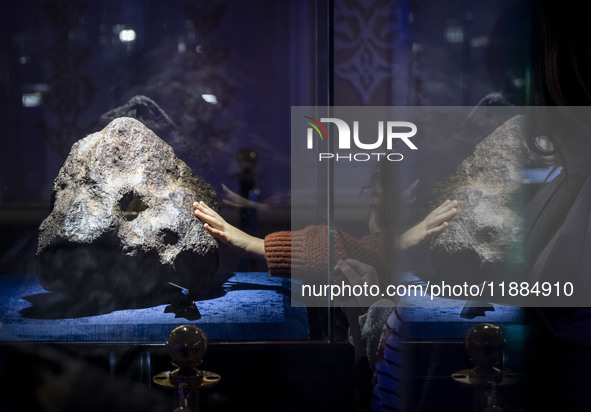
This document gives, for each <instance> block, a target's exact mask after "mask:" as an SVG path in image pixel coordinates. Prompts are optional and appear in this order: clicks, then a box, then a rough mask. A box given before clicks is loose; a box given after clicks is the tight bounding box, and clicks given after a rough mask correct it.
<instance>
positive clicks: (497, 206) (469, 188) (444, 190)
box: [431, 116, 526, 282]
mask: <svg viewBox="0 0 591 412" xmlns="http://www.w3.org/2000/svg"><path fill="white" fill-rule="evenodd" d="M525 150H526V149H525V145H524V120H523V117H520V116H517V117H514V118H512V119H510V120H508V121H507V122H505V123H504V124H503V125H501V126H500V127H499V128H497V129H496V130H495V131H494V132H493V133H492V134H490V135H489V136H488V137H486V138H485V139H484V140H482V141H481V142H480V143H479V144H478V145H477V146H476V148H475V150H474V153H473V154H472V155H471V156H469V157H468V158H467V159H465V160H464V161H463V162H462V163H461V164H460V165H459V167H458V168H457V169H456V171H455V172H454V173H453V174H452V175H451V176H449V177H448V178H447V179H445V180H443V181H441V182H439V183H438V184H437V186H436V187H435V189H434V192H433V204H440V203H441V202H443V201H444V200H445V199H457V200H458V201H459V202H460V207H459V208H460V213H459V214H458V215H456V216H455V217H454V218H453V219H452V220H451V221H450V225H449V228H448V229H447V230H445V231H444V232H442V233H441V234H440V235H439V236H438V237H437V238H436V239H435V240H434V241H433V242H432V244H431V248H432V250H433V264H434V266H435V268H436V270H437V271H438V272H439V274H440V275H443V276H446V277H448V278H454V279H462V280H470V281H473V282H478V281H482V280H483V279H491V278H494V277H497V276H500V275H501V274H505V275H507V274H508V273H509V271H510V270H511V268H510V267H509V266H510V265H512V266H514V268H513V269H514V270H516V269H517V268H518V267H519V263H520V262H521V261H522V260H523V257H522V256H521V253H520V252H521V249H520V247H519V246H520V244H521V240H522V234H521V227H522V223H521V216H520V213H519V212H520V210H521V205H520V201H521V199H520V196H521V195H522V184H521V171H522V168H523V161H524V158H525Z"/></svg>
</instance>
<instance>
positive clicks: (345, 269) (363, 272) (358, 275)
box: [335, 259, 379, 307]
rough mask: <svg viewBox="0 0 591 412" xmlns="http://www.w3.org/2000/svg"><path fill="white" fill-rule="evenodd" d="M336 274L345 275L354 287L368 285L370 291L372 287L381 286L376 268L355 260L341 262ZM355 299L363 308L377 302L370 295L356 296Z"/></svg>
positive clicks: (337, 265)
mask: <svg viewBox="0 0 591 412" xmlns="http://www.w3.org/2000/svg"><path fill="white" fill-rule="evenodd" d="M335 272H340V273H341V274H343V275H344V276H345V278H347V280H348V281H349V282H348V283H349V284H350V285H351V286H352V287H353V286H356V285H364V284H367V288H368V289H369V287H371V286H372V285H378V284H379V278H378V274H377V272H376V270H375V269H374V267H373V266H371V265H368V264H367V263H363V262H360V261H358V260H355V259H346V260H339V261H338V262H337V264H336V266H335ZM338 277H339V276H338V275H337V278H338ZM337 282H338V281H337ZM354 299H355V301H356V303H357V305H358V306H362V307H369V306H371V305H372V304H373V303H374V302H375V300H376V299H375V298H374V297H372V296H371V295H370V294H369V293H367V296H366V295H365V294H361V295H359V296H355V297H354Z"/></svg>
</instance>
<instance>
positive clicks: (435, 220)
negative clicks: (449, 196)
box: [398, 200, 458, 250]
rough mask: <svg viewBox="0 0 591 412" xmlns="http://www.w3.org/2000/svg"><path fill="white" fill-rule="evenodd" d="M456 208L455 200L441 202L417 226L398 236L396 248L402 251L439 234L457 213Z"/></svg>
mask: <svg viewBox="0 0 591 412" xmlns="http://www.w3.org/2000/svg"><path fill="white" fill-rule="evenodd" d="M457 206H458V201H457V200H453V201H450V200H446V201H445V202H443V203H442V204H441V205H439V207H438V208H437V209H435V210H433V211H432V212H431V213H429V214H428V215H427V217H426V218H424V219H423V220H422V221H421V222H420V223H419V224H417V225H415V226H413V227H412V228H410V229H409V230H407V231H406V232H404V233H403V234H402V235H401V236H400V240H399V244H398V247H399V248H400V249H402V250H404V249H408V248H410V247H412V246H416V245H418V244H420V243H422V242H424V241H425V240H427V239H429V238H431V237H433V236H436V235H438V234H439V233H441V232H442V231H443V230H445V229H446V228H447V227H448V226H449V224H448V223H447V221H448V220H449V219H451V218H452V217H454V216H455V215H456V214H457V213H458V209H457Z"/></svg>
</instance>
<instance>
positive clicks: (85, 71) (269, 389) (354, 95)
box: [0, 0, 548, 411]
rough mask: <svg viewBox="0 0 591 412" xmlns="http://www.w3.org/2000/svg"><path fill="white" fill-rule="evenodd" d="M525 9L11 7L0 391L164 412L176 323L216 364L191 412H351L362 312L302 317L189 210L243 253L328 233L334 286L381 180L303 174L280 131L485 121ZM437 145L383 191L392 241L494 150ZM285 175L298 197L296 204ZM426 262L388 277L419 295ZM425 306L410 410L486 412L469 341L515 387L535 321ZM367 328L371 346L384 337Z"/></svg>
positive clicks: (412, 348) (0, 73)
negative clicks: (456, 111) (479, 328)
mask: <svg viewBox="0 0 591 412" xmlns="http://www.w3.org/2000/svg"><path fill="white" fill-rule="evenodd" d="M530 6H531V5H530V3H529V2H525V1H514V0H503V1H495V2H479V3H478V5H476V4H471V3H470V2H466V1H451V2H449V1H439V0H400V1H396V2H392V1H388V0H364V1H359V2H351V1H345V0H326V1H324V0H321V1H313V0H310V1H309V0H303V1H300V0H288V1H273V0H257V1H249V2H245V1H240V0H213V1H208V0H170V1H166V2H162V1H137V0H133V1H123V2H122V1H116V0H108V1H100V2H97V1H89V0H72V1H69V0H31V1H27V2H22V1H17V0H14V1H12V0H10V1H7V2H5V4H3V6H2V10H3V12H2V13H0V22H1V23H2V24H0V41H1V42H2V47H0V86H1V87H0V136H1V149H0V294H1V299H0V343H2V347H1V349H2V353H0V361H2V362H5V364H6V368H7V370H8V371H17V372H18V373H20V372H21V369H22V368H21V367H22V366H24V367H25V369H27V368H29V367H30V369H31V370H34V371H37V370H39V371H41V372H39V376H38V375H36V374H35V373H36V372H35V373H33V372H32V373H30V374H27V375H26V379H27V380H26V382H27V384H29V385H30V386H31V387H37V386H39V387H43V385H44V384H45V381H44V379H45V378H44V377H43V371H45V370H46V369H47V370H50V371H53V372H52V373H54V375H55V376H58V377H61V378H62V379H63V381H64V382H65V385H66V386H69V387H74V386H75V384H78V385H79V386H78V387H79V392H80V393H84V394H85V396H87V395H86V394H92V393H93V391H94V390H95V389H96V386H101V385H102V387H103V388H104V393H103V392H101V393H98V394H97V397H98V398H100V399H101V400H102V401H104V402H105V403H106V402H107V399H115V401H113V402H112V403H111V404H110V405H109V408H115V409H110V410H119V409H120V410H136V409H137V410H151V409H149V407H153V409H154V410H162V409H159V408H162V407H165V408H169V407H170V409H171V410H172V409H173V408H174V407H175V405H174V404H172V406H171V402H172V401H171V399H173V398H174V397H175V394H174V391H173V392H168V391H166V390H164V389H160V388H159V387H157V385H155V384H154V381H153V377H154V376H155V375H156V374H157V373H159V372H162V371H165V370H168V369H172V368H173V366H172V365H171V363H170V356H169V355H170V354H169V352H168V351H167V347H166V344H165V342H166V340H167V338H168V337H169V334H170V333H171V331H172V330H173V329H175V328H176V327H178V326H180V325H185V324H189V325H193V326H197V327H199V328H200V329H202V330H203V331H204V333H205V335H206V336H207V339H208V342H209V350H208V353H207V355H206V356H205V360H204V362H203V367H204V368H206V369H208V370H210V371H213V372H215V373H219V374H220V375H221V381H220V383H219V385H218V387H217V389H213V390H210V391H207V392H206V391H204V395H203V397H202V399H201V403H202V405H203V406H204V407H205V408H206V409H205V410H237V409H238V408H243V407H244V405H246V404H248V405H252V406H253V408H255V407H256V408H259V410H285V411H289V410H293V411H298V410H351V411H353V410H365V409H363V408H364V407H366V406H367V405H368V404H369V401H370V400H369V399H370V397H371V393H372V390H373V386H372V385H373V383H374V381H375V379H374V377H375V375H374V372H375V364H371V362H372V361H373V362H375V361H376V359H374V355H375V350H376V349H377V346H376V347H369V349H367V350H368V351H370V350H371V349H373V350H374V351H373V352H374V353H371V354H370V355H369V356H368V355H367V354H365V353H360V349H359V347H358V346H355V345H354V344H355V343H356V341H355V337H353V335H354V333H355V332H352V328H351V326H352V323H355V324H356V323H358V322H357V320H358V318H359V315H363V316H365V318H364V319H367V313H366V312H367V307H364V305H357V306H361V307H355V310H353V311H351V310H350V309H344V307H346V306H347V305H343V306H342V307H341V305H340V304H338V303H335V302H332V301H329V300H328V299H324V301H323V303H322V304H312V305H305V304H301V302H294V295H293V291H294V290H296V289H297V288H301V279H295V278H294V279H292V278H290V276H289V275H286V274H285V273H282V276H271V275H270V273H269V272H270V267H269V265H267V262H266V261H265V259H264V258H253V257H252V256H251V255H249V254H241V253H236V250H235V249H236V248H233V247H231V246H229V245H228V244H226V243H224V242H223V241H218V240H217V239H215V238H214V236H212V235H211V233H210V231H209V230H208V229H207V227H206V225H205V224H204V221H203V219H198V218H197V217H196V216H195V212H194V202H200V201H203V202H205V203H207V205H208V206H210V207H211V208H212V209H213V210H214V211H215V213H218V214H219V216H221V217H223V219H224V220H225V222H227V223H228V224H230V225H232V226H233V227H236V228H239V229H240V230H242V231H244V232H245V233H248V234H250V235H252V236H255V237H257V238H264V237H265V236H267V235H269V234H273V233H281V232H286V231H290V230H293V231H295V230H300V229H305V228H307V227H312V226H314V227H322V228H323V231H322V236H325V237H322V242H324V239H326V242H324V244H323V246H322V247H323V250H326V251H329V252H327V253H326V254H327V255H328V258H327V262H329V264H328V265H324V266H322V271H321V272H322V273H320V274H319V275H317V277H316V279H315V281H317V282H321V283H322V282H326V283H332V282H333V281H334V279H335V272H336V269H335V267H336V265H337V263H338V262H337V261H335V260H331V259H333V258H334V256H333V255H332V253H333V252H334V250H335V249H336V247H337V246H335V243H334V238H333V234H334V232H335V231H337V230H339V228H341V227H346V228H347V231H348V232H349V235H351V237H352V238H362V237H363V236H367V235H368V233H369V232H370V231H371V230H372V219H371V217H372V213H373V212H372V210H373V209H375V207H376V202H375V198H374V195H375V192H376V190H375V186H374V185H373V184H374V183H375V181H373V180H372V179H373V178H374V177H375V175H376V174H377V172H376V170H377V169H378V168H377V167H376V168H373V167H368V165H365V166H364V167H361V166H360V167H348V168H347V170H345V171H343V169H342V168H341V169H339V165H337V164H336V162H335V163H332V164H331V165H329V164H328V163H321V164H316V165H314V166H313V167H312V168H308V167H307V166H306V165H304V166H302V167H300V166H296V165H297V164H298V163H297V162H295V161H294V157H293V156H294V153H295V151H294V150H293V147H294V146H293V145H294V144H295V143H294V138H293V130H294V129H293V127H294V124H296V123H297V125H298V126H301V124H304V125H305V127H312V126H315V125H316V123H313V121H314V119H316V118H318V119H321V117H322V116H321V115H318V116H316V114H310V113H307V112H306V113H304V112H302V113H303V114H302V115H300V114H301V113H300V111H299V110H300V108H302V107H313V108H320V109H319V110H321V111H322V110H328V109H327V108H329V107H337V106H342V107H365V108H368V107H370V108H373V107H415V108H416V107H427V106H430V107H452V106H455V107H463V108H464V109H465V110H467V111H468V112H469V113H470V115H472V114H473V113H477V114H479V113H480V116H481V117H482V118H487V120H490V119H489V118H488V117H487V115H488V114H489V113H491V112H490V111H488V110H489V109H488V108H490V107H496V106H503V107H505V106H525V105H527V104H529V102H528V101H527V93H528V90H527V87H526V86H527V82H528V81H529V80H528V79H529V77H528V76H529V75H530V74H531V70H532V67H531V62H530V50H529V46H530V44H529V41H530V39H529V38H528V36H529V30H530V27H529V23H530V19H531V15H530V14H529V13H530V12H531V9H530ZM520 22H526V23H523V24H522V23H520ZM292 108H293V109H292ZM466 108H469V109H466ZM473 108H479V110H481V111H478V110H476V111H475V112H472V109H473ZM446 110H447V109H444V110H443V111H444V112H445V113H446V114H447V113H450V112H449V111H446ZM491 110H492V109H491ZM294 113H295V114H294ZM322 113H324V112H322ZM416 113H419V114H421V113H423V112H421V111H417V112H416ZM482 113H484V114H482ZM293 116H295V117H297V119H296V121H294V117H293ZM323 117H324V118H326V117H328V115H327V116H323ZM447 117H449V116H447ZM303 118H305V119H306V120H305V121H302V119H303ZM505 120H506V119H505ZM306 122H308V123H306ZM311 123H313V124H311ZM318 123H320V122H318ZM324 123H325V124H324V125H325V126H326V127H327V128H328V125H327V124H326V122H324ZM307 125H309V126H307ZM311 130H312V132H310V133H316V132H315V131H313V129H311ZM329 130H330V129H329ZM317 131H318V134H319V135H321V132H320V131H319V130H317ZM430 132H431V134H430V135H429V136H427V137H423V139H424V140H422V141H420V142H421V143H420V144H424V145H423V146H421V149H422V148H424V147H425V142H431V141H437V143H438V144H439V145H440V146H437V147H438V148H437V147H435V146H434V148H433V149H431V151H429V150H421V151H420V152H421V156H422V157H421V156H419V157H417V159H418V160H417V161H415V162H414V163H413V162H412V161H410V162H407V163H405V166H407V168H406V169H404V171H403V172H400V171H399V169H396V172H393V173H396V179H395V182H394V181H392V182H391V183H392V187H395V188H396V191H398V192H404V191H405V190H406V189H408V188H409V187H410V188H413V190H414V198H413V199H414V201H415V203H413V205H412V206H411V207H408V208H406V209H405V214H404V216H405V218H408V222H410V221H414V220H416V219H417V218H418V217H419V216H420V215H426V214H427V212H428V211H429V208H432V206H433V204H432V202H433V193H434V192H436V190H438V189H437V183H438V182H440V181H441V180H443V177H444V176H446V175H448V174H450V173H451V172H452V171H453V170H455V169H456V167H458V165H459V164H460V163H461V162H462V161H464V160H465V159H466V158H467V157H469V156H470V155H471V154H472V151H473V150H474V147H475V146H476V145H477V144H479V143H480V141H481V140H483V138H484V137H486V136H487V135H490V134H491V133H488V134H485V133H484V132H481V133H480V135H476V134H475V135H472V136H470V139H471V141H470V142H469V143H470V144H469V145H466V146H465V147H462V148H458V147H455V148H451V149H450V148H449V147H446V146H448V141H447V140H445V141H444V140H443V138H442V136H444V135H445V133H446V132H447V129H444V128H443V127H442V128H440V129H437V128H436V127H433V129H432V130H431V131H430ZM325 133H326V131H325ZM314 136H316V135H315V134H314ZM445 136H447V135H445ZM445 136H444V137H445ZM326 137H328V136H326ZM427 138H432V140H431V141H429V140H428V139H427ZM437 139H440V140H437ZM302 141H303V140H302ZM296 142H297V141H296ZM420 144H419V145H420ZM303 147H304V146H303V145H302V148H303ZM316 149H317V147H316ZM439 149H441V150H439ZM302 150H304V149H302ZM306 150H307V149H306ZM389 153H390V152H389ZM385 156H386V154H384V157H385ZM340 166H342V164H341V165H340ZM349 166H351V165H349ZM372 166H373V164H372ZM400 169H402V168H400ZM524 169H526V173H527V176H528V179H526V180H527V184H524V185H522V186H521V187H520V190H521V192H520V193H519V196H521V197H520V198H519V202H521V203H525V202H526V199H529V198H531V196H532V195H533V193H534V192H535V191H536V190H537V188H538V186H539V185H540V183H541V182H542V181H544V179H545V178H546V175H547V172H548V169H547V168H545V166H544V167H542V165H540V164H537V163H533V162H530V163H526V164H525V166H524ZM298 177H299V178H301V179H304V180H305V183H304V185H305V187H304V189H305V190H299V189H300V187H298V186H297V184H294V183H295V182H298V180H297V179H298ZM415 182H419V183H418V184H415ZM296 189H297V190H296ZM436 194H437V195H438V196H443V195H442V194H441V192H440V193H436ZM397 196H398V195H397ZM399 200H400V198H399V197H397V198H396V202H398V201H399ZM441 201H443V199H441ZM402 215H403V214H402V213H400V216H402ZM400 216H398V219H399V220H397V222H396V224H397V225H398V226H396V229H397V230H400V231H401V232H402V231H403V230H402V229H404V230H406V229H408V228H409V227H410V224H409V223H408V222H405V224H406V225H399V223H400V220H401V219H400ZM413 219H414V220H413ZM373 223H375V222H373ZM210 226H211V225H210ZM314 241H315V242H320V240H319V238H318V237H315V238H314ZM304 243H306V242H304ZM310 243H312V242H310ZM423 246H425V247H426V248H427V249H429V247H428V246H426V245H423ZM397 253H398V252H396V253H393V252H392V256H388V258H393V257H398V254H397ZM516 253H517V254H519V253H518V252H516ZM431 254H432V251H431V250H426V249H424V248H423V249H413V250H412V251H411V252H410V253H409V254H408V255H407V257H406V259H408V260H407V261H405V263H412V264H413V265H414V264H416V263H418V264H417V265H416V266H415V267H412V268H411V269H410V270H404V271H401V272H402V273H403V276H406V278H405V282H408V283H413V282H414V283H415V284H418V283H420V282H426V281H428V280H429V279H430V278H429V276H430V275H432V274H433V273H434V269H433V267H432V261H431ZM425 256H428V257H425ZM519 256H521V255H519ZM303 260H305V261H306V263H310V261H312V259H311V258H310V259H308V258H305V259H303ZM324 263H325V262H324V261H323V264H324ZM365 263H372V264H373V263H374V262H365ZM398 263H400V262H397V264H398ZM411 266H412V265H411ZM405 269H406V268H405ZM422 276H424V277H422ZM336 277H338V273H336ZM372 303H373V302H372ZM441 303H442V304H441V306H437V305H434V304H431V305H429V306H430V307H423V306H422V305H420V302H419V304H408V305H406V306H405V305H401V307H400V311H399V312H400V313H399V314H400V316H402V317H403V318H404V319H405V321H404V323H405V326H404V331H405V335H404V339H403V342H402V345H403V346H405V347H406V349H405V353H406V354H407V355H408V356H407V358H406V363H405V375H404V379H405V382H408V385H406V386H405V388H404V389H403V391H404V402H405V407H407V408H409V409H408V410H425V411H428V410H435V409H437V410H480V409H478V408H481V407H486V406H487V405H484V404H482V402H486V396H485V395H486V394H483V392H482V391H481V392H479V391H478V390H474V388H473V387H470V386H469V385H467V386H466V385H462V384H461V382H460V383H458V382H456V381H454V380H453V379H452V374H453V373H456V372H457V371H461V370H466V369H468V368H472V367H474V364H473V363H472V362H470V359H469V358H468V356H467V354H466V351H465V347H464V345H465V342H464V337H465V336H466V333H467V332H468V331H470V330H472V328H474V327H475V326H476V325H478V324H480V323H483V322H487V323H492V324H494V325H497V326H500V327H501V329H502V331H503V332H504V333H505V336H506V338H507V341H508V345H507V346H506V348H505V349H504V351H505V352H503V353H504V357H503V360H502V362H501V368H503V367H504V368H506V369H512V370H516V371H517V372H522V371H523V370H524V368H526V367H527V365H526V364H525V363H524V362H525V360H524V359H525V358H524V357H523V345H524V344H525V342H526V341H527V339H528V336H529V335H528V332H529V330H528V326H527V325H526V324H527V319H525V318H524V313H523V311H522V310H521V309H519V308H515V307H511V306H507V305H502V304H497V302H494V303H490V302H481V301H476V302H466V301H462V300H457V301H456V300H452V301H451V303H450V300H449V299H448V300H446V301H445V304H444V303H443V302H441ZM353 306H355V305H353ZM367 306H370V305H369V304H368V305H367ZM415 306H419V307H415ZM361 308H362V309H363V311H361V312H358V311H357V309H361ZM392 310H393V309H392V307H390V312H389V313H393V312H392ZM352 314H353V315H352ZM386 318H387V317H386ZM381 321H382V322H381V323H380V324H379V327H376V329H374V330H372V331H371V336H370V337H369V338H368V337H367V336H364V339H365V340H371V341H373V342H374V343H375V342H377V341H378V340H379V339H380V336H381V332H382V327H383V326H384V322H385V319H381ZM524 325H525V326H524ZM355 327H356V328H358V325H357V326H355ZM368 333H369V332H368ZM352 343H353V344H352ZM375 344H376V345H377V343H375ZM354 346H355V347H354ZM363 350H365V347H364V349H363ZM368 358H369V359H368ZM3 365H4V363H3ZM55 365H68V366H67V367H61V366H60V367H61V369H60V367H58V366H55ZM52 368H54V369H52ZM55 368H57V369H55ZM85 368H88V370H91V371H92V373H90V372H89V374H88V376H87V377H85V376H84V374H82V373H80V370H85ZM56 370H57V372H55V371H56ZM15 373H16V372H15ZM83 378H84V379H83ZM49 380H50V381H52V382H53V381H55V379H53V378H52V379H49ZM0 382H2V383H3V385H0V386H2V387H3V388H5V389H6V388H13V389H14V392H13V393H11V390H8V389H6V390H4V391H3V392H2V393H1V396H0V398H1V399H0V402H4V403H0V404H2V405H8V406H10V405H12V404H13V402H16V401H17V400H18V399H16V398H22V397H23V396H25V395H24V394H23V393H22V389H19V388H16V386H18V385H15V384H14V382H12V381H11V379H10V378H6V379H4V380H3V381H0ZM97 382H98V383H97ZM123 382H124V383H123ZM120 385H122V386H120ZM120 388H124V390H123V389H121V390H120ZM522 388H523V387H522V386H519V384H518V385H514V386H511V387H510V388H509V389H506V388H505V389H499V394H500V395H499V399H500V401H502V402H505V404H511V405H517V406H516V409H515V410H520V409H519V408H522V407H523V405H522V404H520V401H518V400H516V399H518V398H519V394H518V392H519V391H520V390H522ZM58 389H59V388H57V389H56V391H57V392H56V393H58V392H59V391H58ZM480 389H481V388H480ZM122 392H125V393H122ZM68 394H69V392H68V393H66V392H64V393H61V392H60V396H63V398H60V399H62V401H63V402H72V405H75V406H76V407H78V408H82V409H83V407H82V406H81V405H83V404H84V402H85V401H84V399H78V398H77V397H75V396H73V395H72V396H70V395H68ZM128 394H129V395H128ZM449 394H454V395H457V396H450V395H449ZM489 395H490V394H489ZM68 396H70V397H68ZM33 398H34V399H33ZM483 399H484V401H483ZM30 401H31V402H33V403H35V405H37V406H39V405H42V404H43V402H45V401H46V398H44V397H43V396H39V397H32V398H31V400H30ZM97 405H98V404H97ZM488 406H490V405H488ZM117 408H119V409H117ZM421 408H422V409H421ZM454 408H457V409H454ZM247 409H251V408H247ZM253 410H254V409H253Z"/></svg>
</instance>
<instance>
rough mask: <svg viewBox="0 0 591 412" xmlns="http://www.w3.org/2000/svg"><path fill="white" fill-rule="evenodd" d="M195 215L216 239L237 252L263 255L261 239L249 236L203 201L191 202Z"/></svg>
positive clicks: (261, 256)
mask: <svg viewBox="0 0 591 412" xmlns="http://www.w3.org/2000/svg"><path fill="white" fill-rule="evenodd" d="M193 209H195V212H194V213H195V216H197V217H198V218H199V219H201V220H202V221H203V222H204V225H203V227H205V230H207V231H208V232H209V233H211V234H212V235H213V237H215V238H216V239H219V240H221V241H222V242H223V243H225V244H227V245H229V246H231V247H232V248H233V249H235V250H236V251H237V252H238V253H240V254H243V255H249V256H254V257H259V258H264V257H265V242H264V240H263V239H261V238H258V237H255V236H251V235H249V234H248V233H245V232H243V231H242V230H240V229H238V228H237V227H234V226H232V225H231V224H229V223H228V222H226V221H225V220H224V218H222V217H221V216H220V215H219V214H218V213H217V212H216V211H215V210H213V209H212V208H210V207H209V206H207V205H206V204H205V203H204V202H195V203H193Z"/></svg>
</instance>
